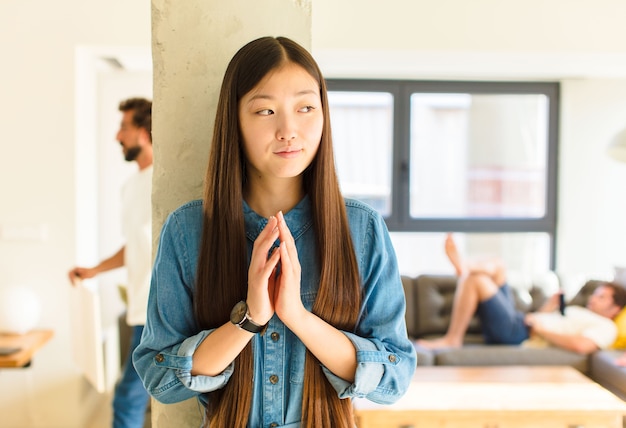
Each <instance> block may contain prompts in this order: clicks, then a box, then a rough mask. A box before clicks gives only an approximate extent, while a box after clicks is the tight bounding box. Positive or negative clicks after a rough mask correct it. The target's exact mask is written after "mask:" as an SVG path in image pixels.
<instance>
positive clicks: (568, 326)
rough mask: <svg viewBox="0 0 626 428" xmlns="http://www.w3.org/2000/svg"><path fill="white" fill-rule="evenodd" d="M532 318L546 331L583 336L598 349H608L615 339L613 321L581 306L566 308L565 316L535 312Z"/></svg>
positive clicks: (615, 333)
mask: <svg viewBox="0 0 626 428" xmlns="http://www.w3.org/2000/svg"><path fill="white" fill-rule="evenodd" d="M533 318H534V320H535V322H536V323H537V324H539V325H541V326H542V327H543V328H545V329H546V330H548V331H551V332H553V333H558V334H571V335H581V336H584V337H586V338H587V339H590V340H591V341H593V343H595V344H596V345H598V348H600V349H605V348H609V347H610V346H611V345H612V344H613V342H614V341H615V338H616V337H617V327H616V326H615V323H614V322H613V320H611V319H609V318H607V317H603V316H602V315H598V314H596V313H595V312H593V311H590V310H589V309H587V308H583V307H582V306H568V307H566V308H565V316H563V315H561V314H560V313H558V312H535V313H534V314H533Z"/></svg>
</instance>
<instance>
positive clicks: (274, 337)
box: [270, 332, 280, 342]
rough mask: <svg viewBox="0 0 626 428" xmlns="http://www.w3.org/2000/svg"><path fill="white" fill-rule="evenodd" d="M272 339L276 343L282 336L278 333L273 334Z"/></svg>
mask: <svg viewBox="0 0 626 428" xmlns="http://www.w3.org/2000/svg"><path fill="white" fill-rule="evenodd" d="M270 337H271V338H272V340H273V341H274V342H278V339H280V334H278V333H276V332H273V333H272V334H271V335H270Z"/></svg>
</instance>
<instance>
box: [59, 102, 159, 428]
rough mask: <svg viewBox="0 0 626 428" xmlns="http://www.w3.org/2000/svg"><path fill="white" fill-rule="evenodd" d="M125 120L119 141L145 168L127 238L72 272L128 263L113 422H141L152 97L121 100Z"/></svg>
mask: <svg viewBox="0 0 626 428" xmlns="http://www.w3.org/2000/svg"><path fill="white" fill-rule="evenodd" d="M119 110H120V111H121V112H122V114H123V116H122V122H121V125H120V129H119V131H118V132H117V136H116V138H117V141H119V143H120V144H121V146H122V151H123V153H124V158H125V159H126V160H127V161H128V162H137V165H138V166H139V171H138V172H137V173H136V174H135V175H133V176H131V177H130V179H129V180H128V181H127V182H126V183H125V184H124V187H123V189H122V233H123V235H124V238H125V244H124V246H123V247H122V248H120V249H119V251H117V252H116V253H115V254H113V255H112V256H111V257H109V258H107V259H104V260H102V261H101V262H100V263H98V264H97V265H96V266H93V267H90V268H87V267H74V268H73V269H72V270H70V272H69V277H70V281H71V282H72V284H74V283H75V282H76V280H81V279H86V278H92V277H94V276H96V275H98V274H99V273H102V272H106V271H109V270H112V269H116V268H120V267H126V270H127V274H128V284H127V290H126V294H127V312H126V322H127V323H128V325H129V326H130V327H131V328H132V336H131V343H130V352H129V354H128V356H127V357H126V360H125V362H124V369H123V372H122V377H121V379H120V380H119V382H118V383H117V385H116V387H115V392H114V396H113V427H114V428H141V427H143V424H144V416H145V412H146V406H147V404H148V400H149V396H148V393H147V392H146V390H145V388H144V386H143V384H142V383H141V380H140V379H139V377H138V376H137V372H135V368H134V367H133V364H132V360H131V355H132V353H133V350H134V349H135V348H136V347H137V345H138V344H139V340H140V339H141V333H142V332H143V327H144V325H145V323H146V307H147V303H148V294H149V290H150V275H151V270H152V205H151V195H152V102H151V101H150V100H147V99H144V98H130V99H127V100H124V101H122V102H121V103H120V105H119Z"/></svg>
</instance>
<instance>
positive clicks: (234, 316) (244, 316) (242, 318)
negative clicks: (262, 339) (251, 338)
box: [230, 300, 267, 334]
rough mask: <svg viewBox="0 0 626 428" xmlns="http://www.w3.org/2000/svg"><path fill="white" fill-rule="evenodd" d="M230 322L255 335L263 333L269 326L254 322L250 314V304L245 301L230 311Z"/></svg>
mask: <svg viewBox="0 0 626 428" xmlns="http://www.w3.org/2000/svg"><path fill="white" fill-rule="evenodd" d="M230 322H232V323H233V324H235V325H236V326H237V327H239V328H241V329H244V330H246V331H249V332H250V333H255V334H256V333H261V332H262V331H263V330H265V327H266V326H267V325H259V324H257V323H255V322H254V321H252V318H250V312H248V304H247V303H246V302H245V301H244V300H242V301H241V302H239V303H237V304H236V305H235V306H233V309H232V310H231V311H230Z"/></svg>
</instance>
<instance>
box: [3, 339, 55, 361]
mask: <svg viewBox="0 0 626 428" xmlns="http://www.w3.org/2000/svg"><path fill="white" fill-rule="evenodd" d="M52 335H53V333H52V330H33V331H30V332H28V333H26V334H0V346H1V347H5V346H6V347H16V348H20V350H19V351H18V352H15V353H13V354H10V355H0V368H5V367H24V366H26V365H27V364H28V363H29V362H30V360H31V359H32V358H33V355H34V354H35V352H37V350H39V349H40V348H41V347H42V346H43V345H45V344H46V342H48V340H50V339H51V338H52Z"/></svg>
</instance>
